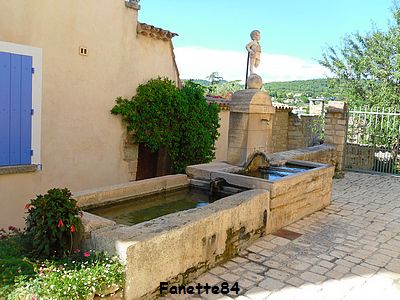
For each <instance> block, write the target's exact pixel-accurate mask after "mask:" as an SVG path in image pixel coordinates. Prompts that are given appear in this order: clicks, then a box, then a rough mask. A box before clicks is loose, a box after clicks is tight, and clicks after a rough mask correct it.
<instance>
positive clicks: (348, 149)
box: [345, 108, 400, 174]
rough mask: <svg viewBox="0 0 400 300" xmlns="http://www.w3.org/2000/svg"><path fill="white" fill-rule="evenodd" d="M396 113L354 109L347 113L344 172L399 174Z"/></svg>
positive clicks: (399, 130)
mask: <svg viewBox="0 0 400 300" xmlns="http://www.w3.org/2000/svg"><path fill="white" fill-rule="evenodd" d="M399 150H400V112H399V111H398V110H396V109H393V108H392V109H391V108H389V109H385V108H372V109H371V108H370V109H368V108H358V109H355V110H351V111H349V122H348V128H347V138H346V146H345V168H346V169H348V170H350V169H351V170H356V171H365V172H379V173H390V174H400V156H399Z"/></svg>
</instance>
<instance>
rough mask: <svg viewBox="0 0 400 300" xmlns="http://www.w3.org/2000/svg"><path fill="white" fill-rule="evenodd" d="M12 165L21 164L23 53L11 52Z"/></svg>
mask: <svg viewBox="0 0 400 300" xmlns="http://www.w3.org/2000/svg"><path fill="white" fill-rule="evenodd" d="M10 87H11V93H10V100H11V101H10V108H11V111H10V165H11V166H14V165H19V164H21V55H16V54H11V85H10Z"/></svg>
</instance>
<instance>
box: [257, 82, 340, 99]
mask: <svg viewBox="0 0 400 300" xmlns="http://www.w3.org/2000/svg"><path fill="white" fill-rule="evenodd" d="M264 89H266V90H267V91H268V92H269V94H270V96H271V97H274V98H275V99H276V100H277V101H280V100H284V99H286V98H288V94H292V95H294V94H301V97H302V100H303V102H304V97H306V99H307V97H321V96H323V97H335V98H338V97H340V95H338V93H337V92H336V91H335V90H334V89H332V88H331V86H330V84H329V80H328V79H310V80H295V81H283V82H269V83H265V84H264Z"/></svg>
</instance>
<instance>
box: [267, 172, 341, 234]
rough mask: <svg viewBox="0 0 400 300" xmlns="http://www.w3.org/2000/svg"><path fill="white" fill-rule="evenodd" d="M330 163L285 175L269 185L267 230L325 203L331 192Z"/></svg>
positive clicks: (304, 214)
mask: <svg viewBox="0 0 400 300" xmlns="http://www.w3.org/2000/svg"><path fill="white" fill-rule="evenodd" d="M333 174H334V167H333V166H330V167H327V166H325V167H320V168H318V169H315V170H312V171H309V172H305V173H300V174H296V175H292V176H288V177H285V178H283V179H281V180H277V181H276V182H274V183H273V184H272V186H271V188H270V199H271V200H270V210H271V211H270V217H269V218H268V224H267V233H271V232H274V231H276V230H278V229H280V228H283V227H285V226H287V225H289V224H291V223H293V222H295V221H297V220H300V219H301V218H304V217H305V216H308V215H310V214H311V213H313V212H316V211H318V210H321V209H322V208H324V207H326V206H328V205H329V204H330V202H331V196H332V177H333Z"/></svg>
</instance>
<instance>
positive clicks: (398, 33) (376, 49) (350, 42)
mask: <svg viewBox="0 0 400 300" xmlns="http://www.w3.org/2000/svg"><path fill="white" fill-rule="evenodd" d="M393 19H394V23H392V24H391V25H390V26H389V29H388V30H387V31H381V30H378V29H377V28H373V29H372V30H371V31H370V32H368V33H366V34H365V35H363V34H360V33H354V34H351V35H349V36H347V37H346V38H344V39H343V45H342V46H341V47H337V48H334V47H329V48H328V49H327V50H326V51H325V53H324V54H323V57H322V59H321V60H320V64H321V65H322V66H325V67H327V68H328V69H329V70H330V71H331V72H332V73H333V74H334V75H335V78H334V85H335V87H336V88H337V89H339V90H340V91H341V92H342V93H343V94H344V95H345V96H346V97H348V99H349V102H350V105H351V106H352V107H355V106H360V105H367V106H374V105H379V106H390V107H393V106H398V105H399V104H400V98H399V96H398V95H399V93H400V55H399V52H400V10H399V8H398V6H397V4H395V6H394V8H393Z"/></svg>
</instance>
